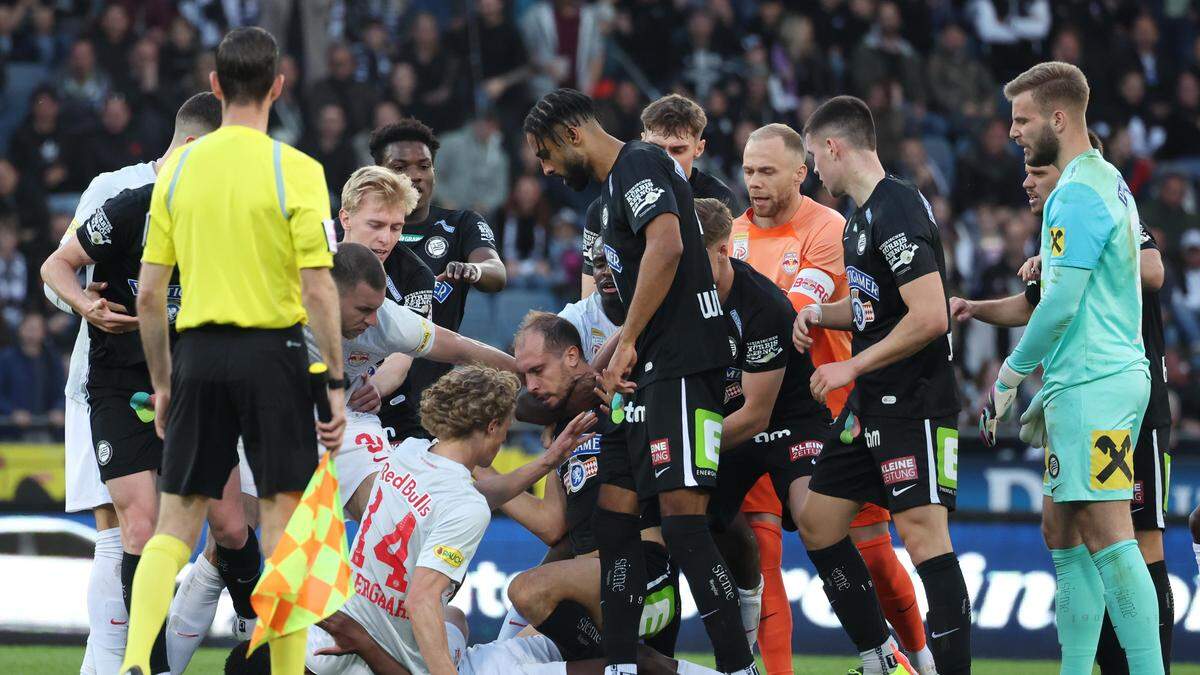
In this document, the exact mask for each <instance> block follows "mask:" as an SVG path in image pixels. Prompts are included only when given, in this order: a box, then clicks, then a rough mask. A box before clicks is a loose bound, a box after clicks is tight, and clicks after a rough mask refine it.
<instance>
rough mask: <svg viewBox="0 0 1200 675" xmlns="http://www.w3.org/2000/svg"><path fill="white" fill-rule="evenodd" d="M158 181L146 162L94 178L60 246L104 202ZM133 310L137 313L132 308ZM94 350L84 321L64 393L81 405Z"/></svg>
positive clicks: (86, 278)
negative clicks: (91, 349)
mask: <svg viewBox="0 0 1200 675" xmlns="http://www.w3.org/2000/svg"><path fill="white" fill-rule="evenodd" d="M154 177H155V173H154V164H153V162H145V163H142V164H132V165H130V166H126V167H122V168H120V169H117V170H116V171H109V172H108V173H102V174H100V175H99V176H96V177H95V178H93V179H92V182H91V183H90V184H89V185H88V186H87V189H86V190H84V191H83V194H82V195H80V197H79V206H77V207H75V217H74V218H72V219H71V226H70V227H69V228H67V233H66V234H64V235H63V238H62V241H60V242H59V243H58V245H59V246H62V245H63V244H65V243H67V241H68V240H69V239H70V238H71V237H74V236H75V228H77V227H79V226H80V225H81V224H82V223H84V222H86V221H87V219H88V217H90V216H91V215H92V214H93V213H95V212H96V209H99V208H100V207H101V206H104V202H106V201H108V200H110V199H112V198H113V197H116V196H117V195H118V194H120V193H121V192H124V191H125V190H129V189H132V188H138V187H141V186H143V185H145V184H146V183H153V182H154ZM80 281H81V282H82V283H83V284H85V285H86V284H88V283H91V281H92V265H88V266H87V268H86V269H85V270H84V273H83V278H82V279H80ZM44 290H45V293H46V297H47V298H49V299H50V301H51V302H53V303H54V304H55V305H58V306H59V307H60V308H61V307H62V304H61V303H60V302H58V301H57V296H56V295H55V294H54V291H52V290H50V287H49V286H46V287H45V289H44ZM129 309H130V311H133V308H132V307H130V308H129ZM90 347H91V340H90V339H89V338H88V324H87V322H86V321H80V322H79V334H78V335H76V336H75V347H74V348H73V349H72V350H71V368H70V372H69V373H68V374H67V386H66V390H65V392H64V393H65V394H66V396H67V398H70V399H74V400H76V401H79V402H80V403H87V376H88V349H89V348H90Z"/></svg>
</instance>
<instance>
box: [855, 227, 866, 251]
mask: <svg viewBox="0 0 1200 675" xmlns="http://www.w3.org/2000/svg"><path fill="white" fill-rule="evenodd" d="M857 249H858V254H859V255H862V254H863V253H866V252H867V233H866V232H859V233H858V246H857Z"/></svg>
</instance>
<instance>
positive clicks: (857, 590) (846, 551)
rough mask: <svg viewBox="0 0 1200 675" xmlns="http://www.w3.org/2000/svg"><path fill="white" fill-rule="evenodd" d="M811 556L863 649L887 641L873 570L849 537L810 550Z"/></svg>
mask: <svg viewBox="0 0 1200 675" xmlns="http://www.w3.org/2000/svg"><path fill="white" fill-rule="evenodd" d="M808 558H809V560H812V564H813V567H816V568H817V574H818V575H819V576H820V577H821V581H822V582H824V584H825V595H826V596H827V597H828V598H829V605H830V607H832V608H833V613H834V614H836V615H837V618H838V621H840V622H841V624H842V628H843V629H845V631H846V634H847V635H849V636H850V641H851V642H853V643H854V648H855V649H857V650H858V651H859V652H860V653H862V652H868V651H871V650H873V649H878V648H879V647H880V645H882V644H884V643H885V642H887V639H888V629H887V623H886V622H884V620H883V609H882V608H880V606H879V600H878V599H877V598H876V597H875V586H874V584H873V583H872V582H871V572H870V571H869V570H868V569H867V563H866V562H864V561H863V559H862V555H861V554H859V552H858V548H856V547H855V546H854V542H852V541H850V537H849V536H847V537H846V538H845V539H843V540H841V541H839V542H838V543H836V544H834V545H833V546H829V547H827V548H819V549H816V550H810V551H809V552H808Z"/></svg>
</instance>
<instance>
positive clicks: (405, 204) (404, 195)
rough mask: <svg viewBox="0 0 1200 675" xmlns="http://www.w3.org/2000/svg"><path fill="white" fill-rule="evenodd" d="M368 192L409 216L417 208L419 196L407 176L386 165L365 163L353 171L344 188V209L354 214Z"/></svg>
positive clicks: (384, 203)
mask: <svg viewBox="0 0 1200 675" xmlns="http://www.w3.org/2000/svg"><path fill="white" fill-rule="evenodd" d="M368 195H375V196H376V197H378V198H379V200H380V201H381V202H383V205H384V206H390V207H396V206H399V207H401V208H403V209H404V215H406V216H407V215H408V214H410V213H412V211H413V209H415V208H417V199H418V198H419V197H420V195H418V194H417V189H416V188H414V187H413V185H412V181H411V180H409V179H408V176H405V175H404V174H402V173H396V172H395V171H392V170H391V169H389V168H387V167H383V166H364V167H362V168H361V169H359V170H358V171H355V172H354V173H352V174H350V178H349V180H347V181H346V184H345V185H344V186H343V187H342V208H343V209H346V213H354V212H356V211H358V209H359V207H360V206H362V203H363V199H364V198H366V197H367V196H368Z"/></svg>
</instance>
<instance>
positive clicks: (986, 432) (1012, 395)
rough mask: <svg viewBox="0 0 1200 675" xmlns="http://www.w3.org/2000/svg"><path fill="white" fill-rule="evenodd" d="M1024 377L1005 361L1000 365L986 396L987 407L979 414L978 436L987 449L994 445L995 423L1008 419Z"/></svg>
mask: <svg viewBox="0 0 1200 675" xmlns="http://www.w3.org/2000/svg"><path fill="white" fill-rule="evenodd" d="M1024 379H1025V376H1024V375H1022V374H1021V373H1018V372H1017V371H1015V370H1013V369H1012V368H1011V367H1009V365H1008V361H1007V360H1006V361H1005V362H1004V363H1002V364H1000V372H999V373H998V374H997V375H996V383H995V384H994V385H992V391H991V392H990V393H989V394H988V401H987V405H985V406H984V408H983V411H982V412H981V413H980V414H979V434H980V436H982V437H983V442H984V444H985V445H987V446H988V447H989V448H990V447H993V446H995V445H996V423H997V422H998V421H1001V420H1006V419H1008V417H1009V415H1010V414H1011V413H1012V405H1013V401H1015V400H1016V399H1017V388H1018V387H1020V386H1021V382H1022V381H1023V380H1024Z"/></svg>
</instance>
